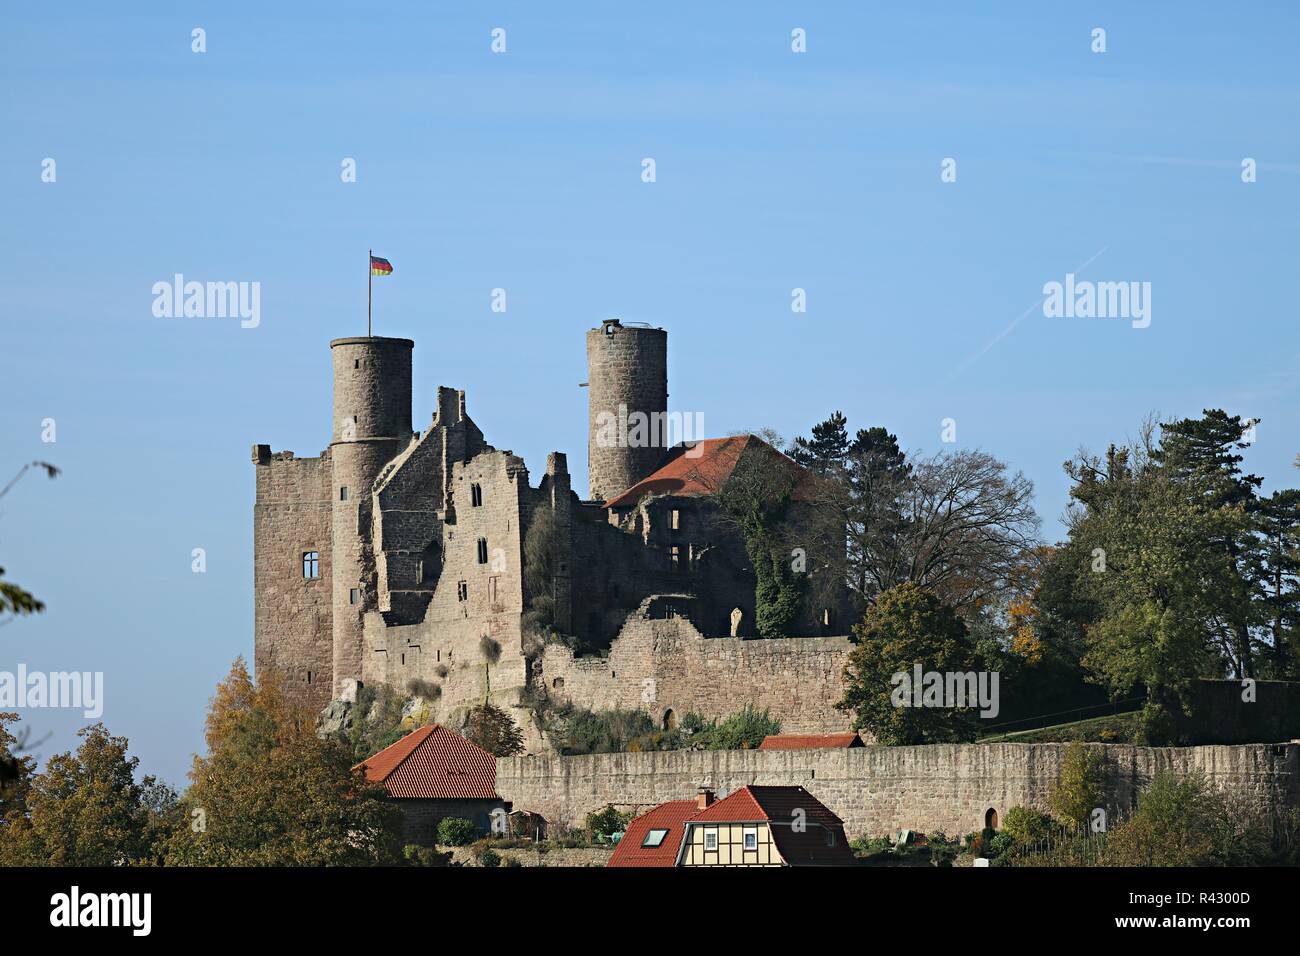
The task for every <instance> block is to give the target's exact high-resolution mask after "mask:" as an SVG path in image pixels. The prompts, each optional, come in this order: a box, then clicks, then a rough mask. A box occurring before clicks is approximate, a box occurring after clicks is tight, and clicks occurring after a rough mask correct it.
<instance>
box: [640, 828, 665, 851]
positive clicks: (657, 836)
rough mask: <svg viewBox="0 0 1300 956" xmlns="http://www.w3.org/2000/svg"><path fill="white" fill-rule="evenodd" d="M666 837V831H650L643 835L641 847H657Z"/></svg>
mask: <svg viewBox="0 0 1300 956" xmlns="http://www.w3.org/2000/svg"><path fill="white" fill-rule="evenodd" d="M666 836H668V831H667V830H651V831H650V832H649V833H647V834H646V835H645V839H644V840H642V841H641V845H642V846H648V847H656V846H659V845H660V844H661V843H663V842H664V838H665V837H666Z"/></svg>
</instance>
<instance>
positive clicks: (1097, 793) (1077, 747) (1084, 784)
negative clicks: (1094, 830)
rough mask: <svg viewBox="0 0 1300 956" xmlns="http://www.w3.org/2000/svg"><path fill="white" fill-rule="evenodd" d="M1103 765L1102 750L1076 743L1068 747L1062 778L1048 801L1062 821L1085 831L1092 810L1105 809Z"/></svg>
mask: <svg viewBox="0 0 1300 956" xmlns="http://www.w3.org/2000/svg"><path fill="white" fill-rule="evenodd" d="M1102 762H1103V758H1102V754H1101V751H1100V750H1098V749H1097V748H1095V747H1088V746H1086V745H1084V744H1081V743H1077V742H1076V743H1072V744H1070V745H1069V746H1068V747H1067V748H1066V750H1065V758H1064V759H1063V760H1062V761H1061V776H1060V778H1059V779H1058V780H1057V783H1056V787H1055V788H1053V790H1052V795H1051V797H1050V798H1049V799H1048V804H1049V805H1050V806H1051V808H1052V812H1053V813H1055V814H1056V816H1057V817H1058V818H1059V819H1060V820H1061V821H1062V822H1064V823H1068V824H1072V825H1074V826H1076V827H1080V828H1082V827H1084V826H1085V825H1087V822H1088V817H1089V815H1090V814H1091V813H1092V811H1093V810H1094V809H1096V808H1097V807H1100V806H1102V804H1103V802H1104V800H1105V796H1106V794H1105V789H1104V786H1103V784H1104V781H1105V776H1104V771H1103V767H1102Z"/></svg>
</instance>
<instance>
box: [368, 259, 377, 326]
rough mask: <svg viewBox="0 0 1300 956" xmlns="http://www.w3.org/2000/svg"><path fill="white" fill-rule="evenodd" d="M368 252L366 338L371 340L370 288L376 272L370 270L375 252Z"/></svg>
mask: <svg viewBox="0 0 1300 956" xmlns="http://www.w3.org/2000/svg"><path fill="white" fill-rule="evenodd" d="M366 252H367V255H366V338H370V287H371V285H373V284H374V278H373V276H372V275H371V273H372V272H374V270H373V269H371V268H370V260H371V259H372V258H374V255H375V250H374V249H367V250H366Z"/></svg>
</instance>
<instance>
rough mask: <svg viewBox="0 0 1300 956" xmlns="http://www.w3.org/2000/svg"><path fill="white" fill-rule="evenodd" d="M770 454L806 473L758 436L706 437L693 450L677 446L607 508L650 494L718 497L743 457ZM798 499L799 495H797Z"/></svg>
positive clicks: (794, 471)
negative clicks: (656, 466) (651, 471)
mask: <svg viewBox="0 0 1300 956" xmlns="http://www.w3.org/2000/svg"><path fill="white" fill-rule="evenodd" d="M745 453H748V454H767V455H768V456H769V457H773V458H775V459H777V460H779V461H780V462H782V463H783V464H785V465H786V466H787V467H788V468H789V469H790V470H791V474H792V475H794V476H795V477H801V476H802V475H803V473H804V471H803V469H802V468H800V466H799V465H797V464H795V463H794V462H793V461H791V460H790V459H789V458H787V457H786V456H785V455H783V454H781V453H780V452H779V451H777V450H776V449H775V448H773V447H772V446H771V445H769V444H768V443H767V442H765V441H763V440H762V439H761V438H758V437H757V436H754V435H732V436H730V437H728V438H705V439H702V440H701V441H698V442H693V443H692V444H691V446H690V448H686V447H684V446H677V447H675V448H673V449H672V450H671V452H670V454H671V455H672V456H673V457H672V458H670V459H669V461H668V462H667V463H666V464H665V465H663V466H662V467H661V468H660V469H659V470H658V471H656V472H654V473H653V474H651V475H649V476H648V477H646V478H643V479H642V480H641V481H638V482H637V483H636V484H635V485H633V486H632V487H631V488H629V489H627V490H626V491H624V492H623V493H622V494H620V495H618V496H617V497H614V498H611V499H610V500H609V501H606V502H605V507H606V508H627V507H630V506H632V505H634V504H636V503H637V502H638V501H640V500H641V499H642V498H644V497H645V496H646V495H649V494H656V495H680V496H682V497H688V498H690V497H703V496H704V495H711V494H716V493H717V492H718V491H719V490H720V489H721V488H722V486H723V485H725V484H726V483H727V479H729V478H730V477H731V473H732V472H733V471H735V470H736V465H737V464H738V463H739V462H740V457H741V455H742V454H745ZM796 497H797V496H796Z"/></svg>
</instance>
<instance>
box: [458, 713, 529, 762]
mask: <svg viewBox="0 0 1300 956" xmlns="http://www.w3.org/2000/svg"><path fill="white" fill-rule="evenodd" d="M463 736H464V737H465V739H466V740H468V741H470V742H471V743H475V744H478V745H479V746H480V747H482V748H483V749H484V750H486V751H487V752H488V753H490V754H494V755H495V756H498V757H513V756H514V755H515V754H521V753H523V752H524V734H523V731H521V730H520V729H519V727H518V725H517V724H516V723H515V722H514V720H512V719H511V717H510V715H509V714H507V713H506V712H505V711H504V710H502V709H501V708H500V707H496V706H494V705H492V704H489V703H486V702H485V703H482V704H480V705H479V706H477V707H475V708H473V709H472V710H471V711H470V712H469V714H468V715H467V716H466V718H465V731H464V734H463Z"/></svg>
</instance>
